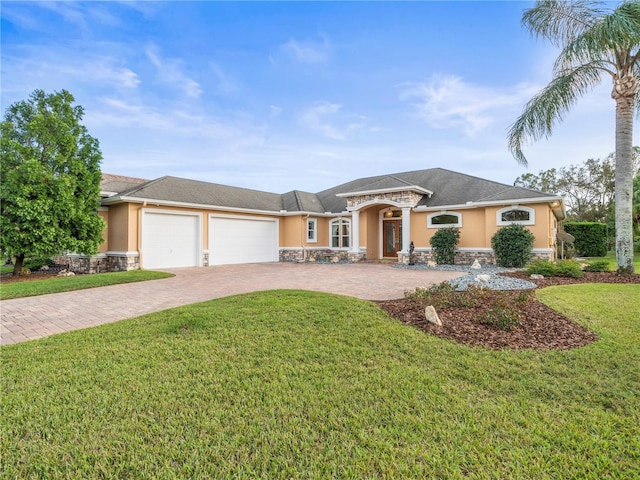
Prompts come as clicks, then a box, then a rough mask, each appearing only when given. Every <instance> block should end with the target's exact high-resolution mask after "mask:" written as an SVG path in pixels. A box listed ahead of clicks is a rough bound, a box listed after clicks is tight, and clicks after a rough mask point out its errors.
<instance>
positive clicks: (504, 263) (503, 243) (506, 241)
mask: <svg viewBox="0 0 640 480" xmlns="http://www.w3.org/2000/svg"><path fill="white" fill-rule="evenodd" d="M534 241H535V237H534V236H533V233H531V232H530V231H529V230H528V229H527V228H525V227H523V226H522V225H519V224H512V225H508V226H506V227H502V228H501V229H500V230H498V231H497V232H496V234H495V235H494V236H493V237H492V238H491V248H493V252H494V253H495V254H496V261H497V263H498V265H499V266H501V267H516V268H522V267H524V266H525V265H526V264H527V262H528V261H529V260H530V259H531V250H532V249H533V242H534Z"/></svg>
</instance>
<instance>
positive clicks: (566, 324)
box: [377, 272, 640, 350]
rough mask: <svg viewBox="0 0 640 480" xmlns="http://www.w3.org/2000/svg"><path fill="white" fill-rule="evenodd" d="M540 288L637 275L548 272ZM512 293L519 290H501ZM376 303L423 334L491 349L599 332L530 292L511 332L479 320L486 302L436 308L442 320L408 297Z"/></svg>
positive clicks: (572, 343) (577, 343) (637, 280)
mask: <svg viewBox="0 0 640 480" xmlns="http://www.w3.org/2000/svg"><path fill="white" fill-rule="evenodd" d="M508 275H509V276H512V277H517V278H522V279H527V280H529V277H528V276H527V275H526V274H525V273H524V272H515V273H509V274H508ZM534 282H535V283H536V284H537V285H538V288H543V287H548V286H552V285H569V284H576V283H633V284H640V275H637V274H636V275H632V276H618V275H616V274H615V273H595V272H585V276H584V277H583V278H567V277H552V278H545V279H543V280H534ZM504 294H505V295H511V296H513V303H514V304H516V303H518V302H516V297H517V295H518V294H519V292H504ZM377 303H378V305H379V306H380V308H382V309H383V310H384V311H386V312H387V313H389V315H391V316H392V317H394V318H397V319H398V320H400V321H401V322H403V323H406V324H407V325H411V326H413V327H415V328H418V329H420V330H422V331H424V332H426V333H429V334H432V335H437V336H439V337H444V338H448V339H450V340H453V341H455V342H458V343H462V344H465V345H470V346H474V347H484V348H488V349H492V350H500V349H505V348H509V349H514V350H519V349H536V350H566V349H570V348H576V347H581V346H584V345H588V344H590V343H592V342H594V341H596V340H597V338H598V337H597V335H596V334H595V333H593V332H591V331H590V330H588V329H587V328H585V327H583V326H582V325H578V324H577V323H575V322H573V321H571V320H569V319H568V318H567V317H565V316H564V315H562V314H560V313H559V312H556V311H555V310H553V309H551V308H549V307H547V306H546V305H544V304H543V303H541V302H539V301H538V300H537V299H536V297H535V296H534V295H530V298H529V299H528V300H527V301H525V302H521V311H522V312H523V314H524V318H523V320H522V324H521V325H520V326H518V327H516V328H514V329H512V330H511V331H503V330H500V329H498V328H496V327H492V326H489V325H483V324H481V323H479V322H478V321H477V317H478V314H479V313H480V312H482V311H483V310H484V309H486V308H488V307H489V304H487V305H483V306H481V307H475V308H469V307H456V308H446V309H443V310H442V311H438V316H439V317H440V320H442V323H443V325H442V326H437V325H434V324H433V323H429V322H428V321H427V320H426V318H425V313H424V305H420V304H419V303H417V302H415V301H412V300H410V299H404V298H403V299H398V300H387V301H381V302H377Z"/></svg>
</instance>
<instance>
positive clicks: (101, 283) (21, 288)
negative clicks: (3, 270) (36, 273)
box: [0, 270, 173, 300]
mask: <svg viewBox="0 0 640 480" xmlns="http://www.w3.org/2000/svg"><path fill="white" fill-rule="evenodd" d="M169 277H173V274H171V273H166V272H157V271H152V270H132V271H130V272H113V273H97V274H95V275H79V276H77V277H59V278H58V277H56V278H47V279H44V280H29V281H26V282H16V283H6V284H3V285H1V286H0V300H9V299H11V298H21V297H33V296H35V295H46V294H48V293H60V292H70V291H72V290H83V289H85V288H94V287H105V286H107V285H117V284H119V283H132V282H143V281H146V280H158V279H161V278H169Z"/></svg>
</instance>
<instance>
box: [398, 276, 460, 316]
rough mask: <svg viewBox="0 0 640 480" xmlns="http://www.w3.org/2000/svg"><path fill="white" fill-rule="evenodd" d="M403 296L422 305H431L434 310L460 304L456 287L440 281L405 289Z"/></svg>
mask: <svg viewBox="0 0 640 480" xmlns="http://www.w3.org/2000/svg"><path fill="white" fill-rule="evenodd" d="M404 296H405V298H408V299H411V300H414V301H416V302H419V303H420V304H421V305H424V306H427V305H433V308H435V309H436V310H438V309H442V308H450V307H458V306H461V305H460V296H459V295H458V294H457V293H456V287H455V286H453V285H451V284H450V283H449V282H442V283H439V284H437V285H433V286H431V287H429V288H420V287H418V288H416V289H415V290H414V291H413V292H410V291H406V292H405V293H404Z"/></svg>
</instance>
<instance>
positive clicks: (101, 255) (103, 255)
mask: <svg viewBox="0 0 640 480" xmlns="http://www.w3.org/2000/svg"><path fill="white" fill-rule="evenodd" d="M64 256H66V257H74V258H107V254H106V253H96V254H95V255H85V254H84V253H66V254H65V255H64Z"/></svg>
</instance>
